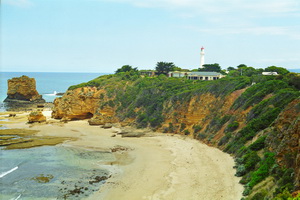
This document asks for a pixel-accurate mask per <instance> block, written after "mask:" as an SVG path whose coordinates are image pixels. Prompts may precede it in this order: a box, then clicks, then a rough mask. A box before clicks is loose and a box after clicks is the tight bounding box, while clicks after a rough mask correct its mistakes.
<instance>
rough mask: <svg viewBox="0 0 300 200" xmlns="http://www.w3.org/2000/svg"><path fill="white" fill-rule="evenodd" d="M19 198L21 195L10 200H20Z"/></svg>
mask: <svg viewBox="0 0 300 200" xmlns="http://www.w3.org/2000/svg"><path fill="white" fill-rule="evenodd" d="M20 197H21V194H20V195H19V196H17V198H12V199H10V200H18V199H20Z"/></svg>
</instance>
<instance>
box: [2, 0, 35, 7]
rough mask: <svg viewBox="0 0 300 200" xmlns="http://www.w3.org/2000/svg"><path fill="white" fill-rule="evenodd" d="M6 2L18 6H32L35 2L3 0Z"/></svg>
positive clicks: (28, 0)
mask: <svg viewBox="0 0 300 200" xmlns="http://www.w3.org/2000/svg"><path fill="white" fill-rule="evenodd" d="M2 2H3V3H4V4H7V5H11V6H17V7H22V8H26V7H31V6H32V5H33V3H32V2H31V1H30V0H2Z"/></svg>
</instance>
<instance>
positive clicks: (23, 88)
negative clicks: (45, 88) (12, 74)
mask: <svg viewBox="0 0 300 200" xmlns="http://www.w3.org/2000/svg"><path fill="white" fill-rule="evenodd" d="M7 83H8V90H7V98H6V99H5V100H4V102H14V101H25V102H33V103H44V102H45V100H44V99H43V98H42V95H40V94H39V93H38V91H37V90H36V82H35V79H34V78H29V77H28V76H21V77H16V78H12V79H9V80H8V81H7Z"/></svg>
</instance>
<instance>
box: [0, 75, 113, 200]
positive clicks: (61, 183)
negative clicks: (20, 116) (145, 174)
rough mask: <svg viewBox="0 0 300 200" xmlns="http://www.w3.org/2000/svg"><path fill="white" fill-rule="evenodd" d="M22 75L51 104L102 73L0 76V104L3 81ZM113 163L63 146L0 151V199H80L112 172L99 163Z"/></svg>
mask: <svg viewBox="0 0 300 200" xmlns="http://www.w3.org/2000/svg"><path fill="white" fill-rule="evenodd" d="M22 75H27V76H29V77H30V78H35V80H36V86H37V90H38V92H39V93H40V94H41V95H43V98H44V99H45V100H46V101H47V102H53V100H54V99H55V98H56V97H57V96H56V95H54V94H55V93H56V92H65V91H66V90H67V89H68V87H69V86H71V85H75V84H79V83H82V82H87V81H89V80H92V79H94V78H96V77H98V76H100V75H103V73H44V72H1V73H0V76H1V88H0V102H1V103H2V102H3V100H4V99H5V98H6V92H7V80H8V79H10V78H13V77H20V76H22ZM2 105H3V103H2ZM3 108H5V107H3V106H2V111H3ZM0 124H1V121H0ZM2 128H3V127H2ZM0 140H1V135H0ZM114 160H115V158H114V156H113V155H112V153H111V152H102V151H97V150H91V149H83V148H75V147H72V146H67V145H64V144H61V145H56V146H43V147H35V148H30V149H15V150H4V149H3V148H2V147H0V199H1V200H2V199H3V200H6V199H7V200H17V199H20V200H21V199H22V200H50V199H51V200H53V199H74V200H77V199H84V198H85V197H88V196H89V195H90V194H92V193H93V192H95V191H97V190H99V188H100V187H101V185H102V184H104V183H105V179H103V177H107V176H109V174H110V173H111V171H112V170H113V169H114V168H113V166H110V165H109V166H107V165H103V164H101V163H103V162H111V161H114Z"/></svg>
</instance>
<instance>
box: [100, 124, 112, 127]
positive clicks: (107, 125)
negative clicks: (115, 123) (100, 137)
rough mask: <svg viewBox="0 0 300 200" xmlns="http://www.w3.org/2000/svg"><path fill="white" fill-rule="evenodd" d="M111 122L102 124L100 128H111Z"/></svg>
mask: <svg viewBox="0 0 300 200" xmlns="http://www.w3.org/2000/svg"><path fill="white" fill-rule="evenodd" d="M111 127H112V124H111V123H106V124H104V125H103V126H102V128H111Z"/></svg>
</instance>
